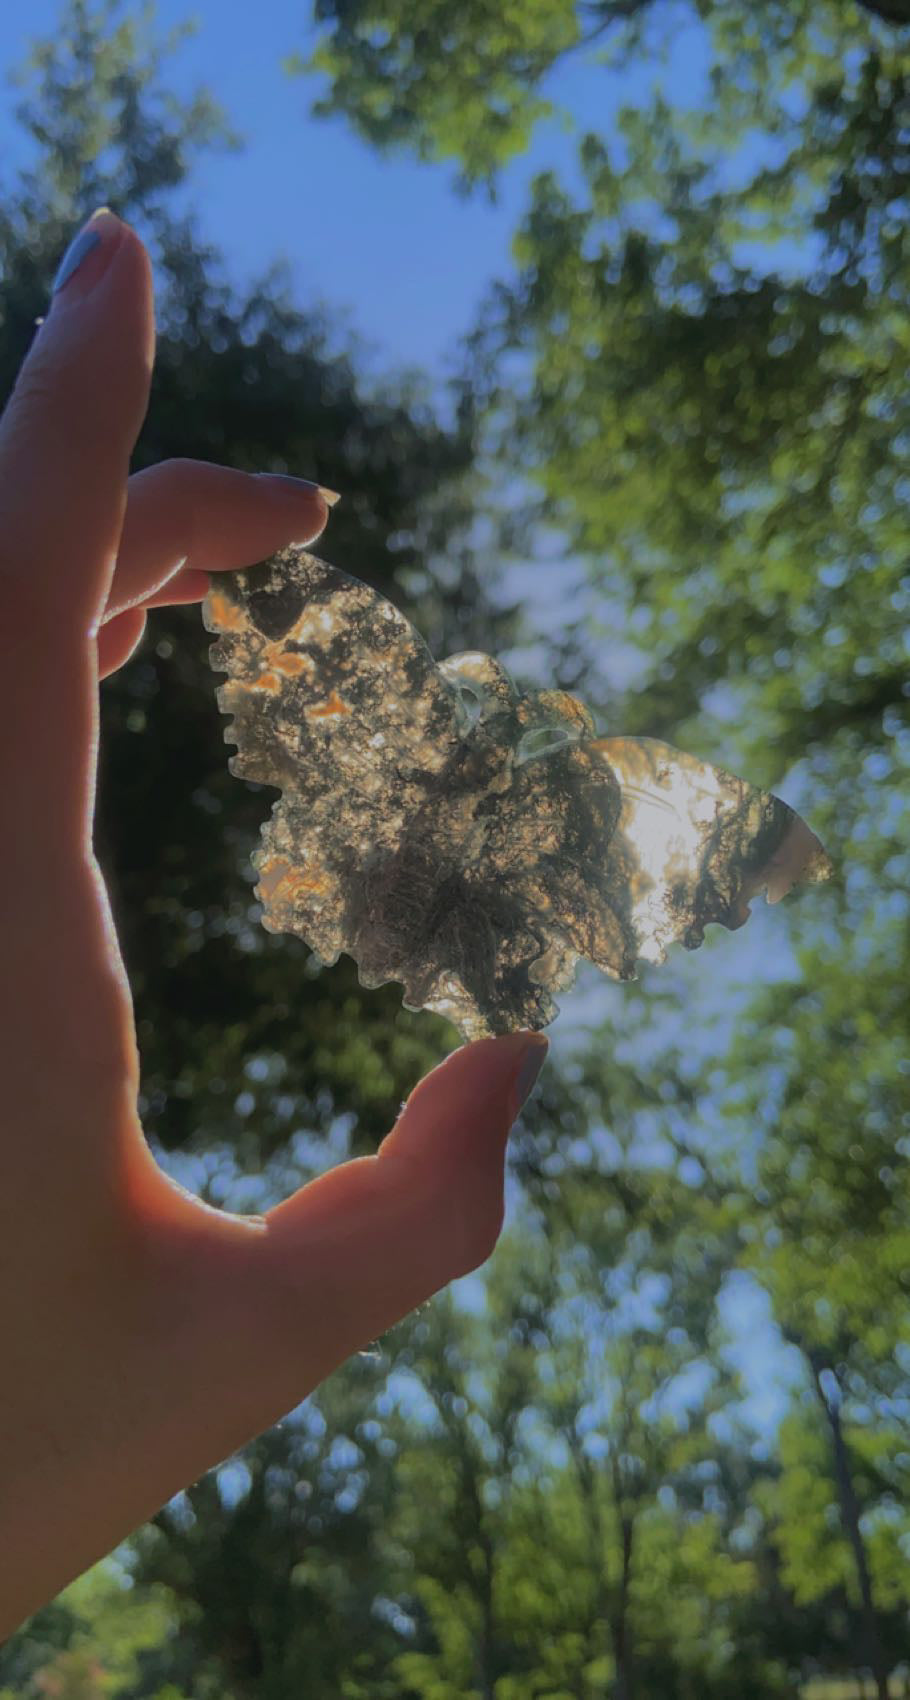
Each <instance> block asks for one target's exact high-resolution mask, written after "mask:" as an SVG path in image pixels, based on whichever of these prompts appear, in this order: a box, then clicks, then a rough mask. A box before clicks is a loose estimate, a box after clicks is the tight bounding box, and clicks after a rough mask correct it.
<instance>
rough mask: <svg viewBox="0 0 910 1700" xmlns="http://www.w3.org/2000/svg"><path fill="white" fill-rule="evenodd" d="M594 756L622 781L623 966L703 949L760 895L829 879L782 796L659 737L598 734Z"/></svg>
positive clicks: (610, 868) (618, 868)
mask: <svg viewBox="0 0 910 1700" xmlns="http://www.w3.org/2000/svg"><path fill="white" fill-rule="evenodd" d="M590 748H591V750H592V753H594V754H596V755H597V756H599V758H600V759H601V760H603V761H605V762H606V763H607V765H608V766H609V767H610V769H611V771H612V772H613V773H614V774H615V776H616V778H617V780H618V781H619V785H620V791H621V798H622V806H621V810H620V815H619V820H618V823H617V827H616V831H615V833H614V835H613V838H612V840H611V842H610V844H609V847H608V849H607V851H606V864H607V875H608V886H609V891H610V894H611V896H610V903H611V909H612V912H613V914H615V915H618V916H620V917H621V920H622V926H623V932H624V935H625V939H626V947H627V948H626V958H625V965H623V963H621V962H619V961H617V960H616V959H614V960H604V959H603V958H600V959H599V958H598V957H597V956H593V957H592V960H593V961H594V962H595V963H596V964H597V966H598V967H599V968H602V969H604V970H606V971H607V972H608V973H613V974H618V976H619V977H620V978H622V979H625V978H630V977H632V968H631V963H632V962H634V959H635V958H639V957H640V958H642V959H643V960H644V961H647V962H662V961H663V960H664V957H665V955H666V952H667V948H668V946H669V945H671V944H673V943H674V942H676V941H679V942H681V943H682V944H683V945H684V946H685V947H686V949H687V950H694V949H696V948H697V947H698V945H700V944H701V943H702V940H703V938H704V933H705V927H706V926H708V924H709V923H710V922H712V921H716V922H718V923H719V924H720V925H721V926H723V927H727V928H729V929H730V930H734V929H735V928H737V927H741V926H743V925H744V923H745V922H746V921H747V920H748V918H749V903H750V900H751V899H752V898H753V897H754V896H756V895H757V894H758V893H759V892H762V891H764V892H765V893H766V894H767V898H768V901H769V903H776V902H778V900H779V899H780V898H781V897H783V896H784V895H785V893H786V892H788V891H789V890H790V888H791V886H793V885H795V884H796V883H797V882H799V881H818V880H824V879H827V878H828V877H829V876H830V874H831V871H832V867H831V862H830V860H829V858H828V856H827V855H826V854H825V851H824V850H823V848H822V846H821V844H820V843H819V841H818V839H817V838H816V837H815V834H814V833H813V832H811V831H810V830H809V828H808V827H807V826H806V824H805V822H804V821H803V820H801V819H800V817H799V815H797V814H796V813H795V812H794V811H793V809H791V808H789V807H788V805H787V804H786V803H783V802H781V800H780V798H779V797H774V796H771V795H770V794H769V793H768V792H766V791H760V790H758V789H757V788H756V787H755V786H753V785H748V784H747V783H746V782H745V780H742V779H737V778H736V777H735V775H733V774H731V773H727V772H725V770H724V769H723V768H719V767H712V766H710V765H709V764H708V763H706V762H701V761H698V760H696V758H695V757H694V756H689V755H685V754H684V753H683V752H682V751H681V750H676V749H674V748H673V747H672V745H670V744H664V743H661V742H660V741H659V740H658V739H656V738H599V739H596V740H592V743H591V746H590Z"/></svg>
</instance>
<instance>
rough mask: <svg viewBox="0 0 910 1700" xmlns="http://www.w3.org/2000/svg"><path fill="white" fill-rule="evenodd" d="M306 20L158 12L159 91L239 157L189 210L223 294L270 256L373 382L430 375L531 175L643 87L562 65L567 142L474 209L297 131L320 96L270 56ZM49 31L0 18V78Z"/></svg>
mask: <svg viewBox="0 0 910 1700" xmlns="http://www.w3.org/2000/svg"><path fill="white" fill-rule="evenodd" d="M311 15H312V7H311V5H310V3H309V0H268V3H267V4H260V5H258V6H256V7H255V8H251V7H250V5H249V3H248V0H197V3H196V4H195V5H193V4H192V0H159V3H158V18H159V21H160V26H161V28H162V30H164V29H167V28H170V27H173V26H174V25H178V24H180V23H183V22H185V21H186V20H187V19H188V18H195V19H196V20H197V21H198V25H199V29H198V33H197V35H196V36H195V38H194V39H193V40H191V41H189V42H187V43H186V44H185V45H184V46H183V47H182V48H181V49H180V52H179V55H178V56H177V57H176V58H175V60H174V61H173V79H172V81H173V87H174V88H175V90H176V91H177V92H185V91H187V90H189V89H191V88H193V87H194V86H195V85H196V84H198V83H199V82H205V83H206V84H207V85H208V87H209V88H210V89H211V91H212V93H213V94H214V95H215V96H216V97H217V98H218V99H219V100H220V101H221V102H222V104H223V105H224V106H225V108H226V109H227V113H228V115H229V117H230V119H231V121H232V122H233V124H234V126H235V128H236V129H237V130H239V131H240V132H241V134H242V135H243V137H244V139H245V143H246V146H245V150H244V152H243V153H241V154H234V155H220V156H217V155H213V156H211V157H210V158H208V159H205V160H202V161H201V162H200V164H199V166H198V168H197V169H196V171H195V172H194V176H193V180H192V183H191V186H190V197H189V198H190V199H191V201H192V203H193V204H194V205H195V206H196V207H197V209H198V210H199V212H200V215H201V221H202V228H203V232H204V234H205V235H206V236H207V237H209V238H211V239H212V240H214V241H215V242H216V243H217V244H218V245H219V247H221V248H222V249H223V251H224V253H225V255H226V257H227V260H228V264H229V268H230V272H231V274H232V275H233V276H234V277H235V278H236V279H237V281H242V280H244V279H248V278H249V277H250V276H251V275H253V274H254V273H256V272H258V271H261V270H263V269H264V268H265V266H266V265H267V264H268V263H269V262H270V261H271V260H273V259H276V258H278V257H280V256H283V257H285V258H286V259H287V260H288V261H289V263H290V266H291V270H292V275H293V277H294V280H295V282H296V285H297V288H298V291H299V295H300V299H301V301H302V302H303V303H309V302H311V301H312V300H313V298H314V297H315V298H317V299H319V300H320V301H322V302H324V303H325V304H326V305H327V306H328V307H329V308H331V309H332V310H333V311H334V312H335V313H337V314H338V315H340V316H341V318H342V319H343V320H344V321H345V322H346V323H347V324H348V325H349V326H350V327H352V328H353V329H355V330H356V331H357V332H358V333H359V334H360V335H361V336H362V337H363V338H364V339H365V340H366V342H367V343H368V344H369V345H370V348H371V353H372V358H373V359H374V360H375V361H376V363H377V365H378V366H380V367H388V366H390V365H400V364H405V365H408V366H417V367H420V368H422V369H423V370H425V371H429V372H430V373H432V374H434V375H440V374H442V373H444V372H445V370H446V369H447V366H448V362H449V360H450V359H451V357H452V355H453V351H454V348H455V344H456V341H457V338H458V337H459V335H461V334H462V333H464V332H465V331H466V330H467V329H468V328H469V326H470V324H471V321H472V319H473V316H474V312H475V309H476V306H477V304H478V301H479V300H480V298H481V295H482V293H483V291H484V289H485V287H486V285H487V283H488V282H489V280H490V279H491V278H492V277H494V276H495V275H496V274H498V273H501V272H502V271H504V270H505V269H506V268H507V266H508V260H509V244H510V239H511V234H512V232H513V230H514V228H515V226H516V224H517V222H518V220H519V217H520V215H521V212H522V209H523V208H524V206H525V204H526V201H527V190H528V185H529V182H530V180H531V178H532V176H533V175H534V173H535V172H536V171H538V170H540V169H542V168H544V167H546V166H549V165H552V164H558V165H560V166H561V167H562V168H563V169H565V170H568V171H570V172H571V170H572V163H573V157H574V152H575V146H576V141H577V132H578V130H579V129H581V130H583V129H584V127H585V126H586V124H591V125H596V126H597V127H598V128H599V129H602V128H603V126H604V122H605V116H606V114H607V113H608V112H609V111H610V110H611V109H612V108H614V107H615V106H616V104H617V103H618V101H619V100H620V98H623V99H628V98H629V97H630V95H633V94H634V92H635V89H636V87H641V86H643V83H644V81H645V80H646V79H643V78H639V79H637V80H636V79H631V80H630V78H629V77H628V75H626V76H624V77H623V78H621V79H620V78H618V77H615V76H611V75H607V73H606V72H605V70H604V68H603V66H601V65H597V64H595V63H593V62H590V61H589V62H585V61H584V60H582V59H578V60H572V61H570V62H569V63H568V64H567V66H566V67H565V68H564V69H562V70H561V71H560V72H559V74H558V76H557V78H556V79H555V80H554V91H553V92H554V94H556V95H558V97H559V99H560V101H561V102H562V103H564V105H565V106H566V107H567V108H568V110H569V111H570V112H571V114H572V118H573V122H574V125H575V130H574V131H573V130H571V129H570V130H568V131H567V130H564V129H562V128H561V127H560V125H558V124H557V123H555V122H554V123H550V124H547V125H544V126H542V128H541V130H540V132H539V133H538V134H537V135H536V136H535V139H534V142H533V145H532V149H531V151H530V153H529V154H528V156H526V157H525V158H523V159H521V160H519V161H517V162H516V163H515V164H514V165H513V166H512V167H511V168H510V169H509V170H508V171H507V172H506V173H505V174H504V177H503V179H502V182H501V185H500V193H499V199H498V202H497V204H496V205H490V203H489V202H488V200H486V199H485V197H484V196H483V195H482V194H477V195H474V196H472V197H471V198H470V199H468V200H466V199H464V198H463V197H461V196H459V195H458V194H457V193H456V192H455V190H454V188H453V178H454V172H453V171H452V169H451V168H450V167H449V166H427V165H421V164H419V163H417V162H415V161H412V160H410V159H408V158H406V157H404V156H397V157H388V156H386V157H380V156H378V155H377V154H376V153H375V152H374V151H373V150H372V149H371V148H369V147H368V146H366V144H364V143H362V142H360V141H359V140H358V139H357V138H356V137H355V136H353V135H352V134H351V132H350V131H349V130H348V129H347V127H346V126H345V125H344V123H343V122H342V121H340V120H333V121H332V122H326V121H318V120H316V119H314V118H312V117H311V116H310V110H309V109H310V106H311V103H312V100H313V98H314V96H315V95H316V94H317V93H318V92H319V91H320V88H321V82H320V81H319V80H318V79H315V78H312V77H310V78H300V77H291V76H288V75H287V74H286V73H285V72H284V71H283V70H282V68H281V66H282V60H283V58H284V57H285V56H286V55H288V54H289V53H292V52H294V51H295V50H296V51H302V52H306V51H307V50H308V48H309V47H310V45H311V44H312V41H313V40H314V31H313V25H312V23H311V21H310V20H311ZM59 16H60V4H59V0H29V3H28V5H27V6H20V7H17V8H13V7H12V6H10V7H8V8H4V16H3V20H2V22H0V78H4V79H5V77H6V76H7V74H8V73H9V71H10V70H12V69H13V68H15V67H16V66H17V65H19V64H20V63H21V61H22V59H23V58H24V56H25V53H26V52H27V49H28V44H29V42H30V40H32V39H34V38H35V37H36V36H46V35H52V34H53V33H54V28H55V25H56V23H57V20H58V18H59ZM251 19H252V20H254V21H253V22H252V23H251ZM698 57H699V55H698V45H697V42H695V41H693V40H691V39H689V38H687V37H684V36H680V38H679V40H678V44H677V47H676V49H675V60H674V67H673V71H672V73H671V74H672V75H673V80H674V82H676V83H677V84H678V85H680V86H684V87H685V90H686V92H687V93H688V94H691V91H692V87H693V73H694V71H695V69H696V66H697V61H698ZM14 102H15V96H14V95H13V94H11V93H10V92H9V91H8V90H4V91H0V156H2V159H3V164H4V169H5V171H7V172H8V171H10V170H11V169H12V170H14V169H15V167H16V165H17V163H18V162H19V161H20V160H22V158H23V144H22V136H21V132H20V131H19V130H18V128H17V127H16V126H15V124H14V123H13V121H12V116H11V109H12V106H13V105H14Z"/></svg>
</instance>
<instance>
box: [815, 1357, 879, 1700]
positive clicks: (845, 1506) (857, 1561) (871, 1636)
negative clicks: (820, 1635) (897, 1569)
mask: <svg viewBox="0 0 910 1700" xmlns="http://www.w3.org/2000/svg"><path fill="white" fill-rule="evenodd" d="M807 1356H808V1358H809V1363H810V1365H811V1368H812V1374H813V1377H814V1380H815V1391H816V1393H817V1394H818V1397H819V1400H820V1402H821V1406H822V1410H823V1411H824V1413H825V1416H826V1417H827V1419H828V1426H829V1428H830V1430H831V1445H832V1450H833V1453H834V1479H835V1481H836V1482H837V1493H838V1499H839V1501H840V1514H841V1521H842V1523H843V1526H844V1533H845V1535H846V1537H847V1540H848V1541H849V1543H850V1548H851V1551H852V1553H853V1562H854V1565H855V1566H856V1580H857V1582H858V1584H859V1594H860V1600H861V1602H862V1622H863V1642H864V1647H863V1662H864V1663H865V1664H866V1665H868V1667H869V1669H870V1670H871V1672H872V1681H873V1685H874V1688H875V1694H876V1700H889V1694H888V1669H887V1666H886V1663H885V1656H884V1653H883V1651H882V1644H881V1637H880V1635H879V1632H878V1619H877V1617H876V1615H875V1602H874V1600H873V1598H872V1579H871V1577H870V1575H869V1563H868V1559H867V1558H866V1543H865V1541H864V1540H863V1532H862V1529H861V1528H860V1526H859V1519H860V1509H859V1502H858V1500H857V1497H856V1490H855V1488H854V1486H853V1476H852V1474H851V1471H850V1459H849V1457H848V1455H847V1447H846V1444H845V1442H844V1431H843V1427H842V1424H841V1414H840V1396H839V1391H838V1396H837V1397H836V1398H834V1399H829V1398H828V1395H827V1394H826V1392H825V1388H824V1383H823V1382H822V1375H823V1373H824V1370H825V1369H826V1368H827V1367H828V1366H827V1365H825V1364H823V1363H821V1362H820V1361H819V1360H818V1359H817V1357H816V1356H815V1354H813V1353H811V1352H810V1353H807ZM829 1373H830V1374H831V1375H834V1372H833V1370H830V1371H829ZM834 1380H835V1382H837V1377H836V1376H834ZM861 1680H862V1679H861ZM863 1688H864V1689H865V1683H864V1682H863Z"/></svg>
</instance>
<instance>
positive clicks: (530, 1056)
mask: <svg viewBox="0 0 910 1700" xmlns="http://www.w3.org/2000/svg"><path fill="white" fill-rule="evenodd" d="M549 1049H550V1046H549V1041H548V1040H546V1039H545V1038H544V1036H543V1034H542V1033H535V1034H534V1036H533V1038H529V1040H528V1044H527V1048H526V1049H525V1050H524V1051H523V1052H522V1055H521V1061H520V1062H519V1064H518V1068H517V1070H516V1072H515V1079H514V1081H513V1084H512V1099H513V1103H514V1106H515V1107H514V1110H513V1112H512V1115H513V1118H514V1117H515V1116H517V1115H518V1112H519V1110H521V1109H522V1108H523V1107H524V1105H525V1104H526V1103H527V1101H528V1099H529V1098H530V1096H531V1093H532V1092H533V1090H534V1086H535V1083H536V1081H537V1076H538V1075H539V1073H540V1071H541V1069H542V1068H543V1065H544V1062H545V1061H546V1055H547V1052H548V1050H549Z"/></svg>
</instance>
